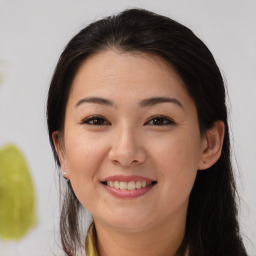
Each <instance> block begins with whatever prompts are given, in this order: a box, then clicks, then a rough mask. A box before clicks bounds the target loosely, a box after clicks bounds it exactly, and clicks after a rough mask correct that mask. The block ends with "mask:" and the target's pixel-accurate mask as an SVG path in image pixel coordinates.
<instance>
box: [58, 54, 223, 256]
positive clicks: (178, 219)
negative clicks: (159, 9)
mask: <svg viewBox="0 0 256 256" xmlns="http://www.w3.org/2000/svg"><path fill="white" fill-rule="evenodd" d="M90 97H100V98H104V99H107V100H108V101H111V102H112V105H106V104H102V101H101V102H88V100H87V101H85V100H83V99H85V98H86V99H88V98H90ZM153 97H165V98H166V97H168V98H171V99H174V100H172V102H161V103H159V102H158V103H156V102H155V103H154V104H153V103H152V104H144V105H143V104H142V102H144V103H145V99H149V98H153ZM92 116H100V118H101V119H99V118H98V119H97V118H96V119H95V118H94V122H99V123H100V125H95V124H93V120H92V119H90V118H91V117H92ZM155 116H164V117H162V118H157V119H154V117H155ZM223 137H224V125H223V123H222V122H216V123H215V125H214V127H213V128H212V129H211V130H209V131H208V132H207V133H206V134H204V135H201V134H200V131H199V125H198V117H197V110H196V107H195V104H194V102H193V100H192V99H191V97H190V96H189V95H188V93H187V91H186V89H185V86H184V84H183V82H182V80H181V79H180V77H179V76H178V74H177V73H176V72H175V71H174V70H173V69H172V68H171V67H170V66H169V65H167V64H166V63H165V62H164V61H163V60H162V59H160V58H159V57H156V56H152V55H147V54H142V53H139V54H138V53H137V54H135V53H121V52H118V51H115V50H105V51H103V52H100V53H97V54H95V55H93V56H91V57H89V58H88V59H86V60H85V61H84V63H83V64H82V65H81V67H80V69H79V70H78V72H77V74H76V76H75V78H74V81H73V83H72V88H71V91H70V95H69V99H68V102H67V107H66V115H65V124H64V132H63V133H62V135H61V134H60V133H58V132H57V131H56V132H55V133H54V134H53V139H54V142H55V147H56V150H57V152H58V155H59V159H60V162H61V167H62V170H63V172H66V173H67V175H66V177H67V178H69V179H70V181H71V184H72V187H73V189H74V192H75V194H76V196H77V198H78V199H79V201H80V202H81V204H82V205H83V206H84V207H85V208H86V209H87V210H89V212H90V213H91V214H92V216H93V219H94V222H95V226H96V230H97V235H98V246H99V248H98V250H99V253H100V256H108V255H111V256H115V255H122V256H128V255H133V256H134V255H135V256H136V255H148V256H150V255H160V256H165V255H166V256H167V255H168V256H170V255H176V251H177V249H178V248H179V246H180V244H181V242H182V239H183V237H184V232H185V222H186V213H187V207H188V200H189V194H190V192H191V189H192V187H193V184H194V181H195V177H196V174H197V171H198V170H203V169H207V168H209V167H210V166H211V165H212V164H214V163H215V162H216V161H217V159H218V158H219V156H220V154H221V146H222V141H223ZM112 175H125V176H130V175H139V176H143V177H146V178H149V179H152V180H155V181H157V184H156V185H155V186H154V187H153V188H152V189H151V190H150V191H149V192H147V193H146V194H144V195H143V196H140V197H137V198H132V199H121V198H116V197H114V196H113V195H112V194H110V193H109V192H108V191H107V190H106V189H105V188H104V186H103V185H102V184H101V182H100V181H102V180H103V179H105V178H106V177H109V176H112Z"/></svg>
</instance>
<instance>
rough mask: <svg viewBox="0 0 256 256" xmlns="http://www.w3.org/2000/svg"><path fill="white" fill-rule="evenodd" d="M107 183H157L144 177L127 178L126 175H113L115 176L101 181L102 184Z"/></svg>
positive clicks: (132, 176) (133, 176)
mask: <svg viewBox="0 0 256 256" xmlns="http://www.w3.org/2000/svg"><path fill="white" fill-rule="evenodd" d="M105 181H124V182H129V181H148V182H152V181H156V180H153V179H149V178H146V177H143V176H137V175H131V176H125V175H113V176H109V177H106V178H104V179H103V180H101V182H105Z"/></svg>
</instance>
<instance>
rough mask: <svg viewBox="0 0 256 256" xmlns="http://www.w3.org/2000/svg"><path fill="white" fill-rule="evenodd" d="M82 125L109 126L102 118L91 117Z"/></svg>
mask: <svg viewBox="0 0 256 256" xmlns="http://www.w3.org/2000/svg"><path fill="white" fill-rule="evenodd" d="M82 124H88V125H110V123H109V122H108V121H107V120H106V119H105V118H103V117H100V116H92V117H89V118H86V119H85V120H83V121H82Z"/></svg>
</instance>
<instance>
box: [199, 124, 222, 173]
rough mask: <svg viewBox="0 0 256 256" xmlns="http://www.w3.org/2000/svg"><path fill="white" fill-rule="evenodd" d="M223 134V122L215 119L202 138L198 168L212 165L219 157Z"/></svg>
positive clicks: (202, 168) (206, 167) (203, 168)
mask: <svg viewBox="0 0 256 256" xmlns="http://www.w3.org/2000/svg"><path fill="white" fill-rule="evenodd" d="M224 134H225V124H224V123H223V122H222V121H216V122H215V123H214V125H213V127H211V128H210V129H209V130H208V131H207V132H206V134H205V135H204V137H203V138H202V152H201V156H200V159H199V163H198V170H205V169H208V168H209V167H211V166H212V165H214V164H215V163H216V162H217V161H218V159H219V158H220V155H221V151H222V144H223V140H224Z"/></svg>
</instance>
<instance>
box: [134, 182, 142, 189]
mask: <svg viewBox="0 0 256 256" xmlns="http://www.w3.org/2000/svg"><path fill="white" fill-rule="evenodd" d="M135 187H136V188H137V189H140V188H141V181H139V180H138V181H136V184H135Z"/></svg>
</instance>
